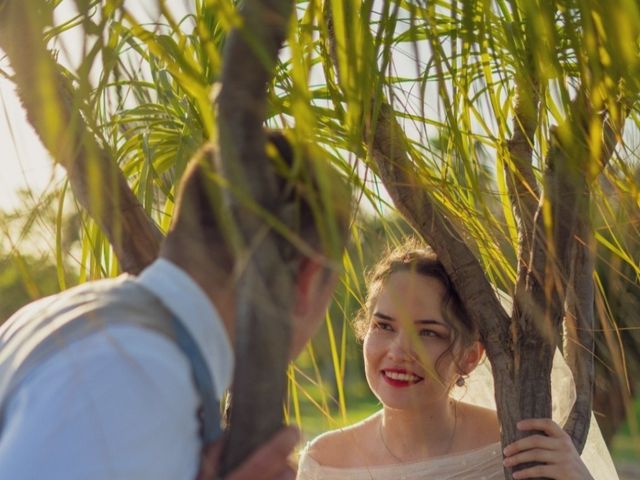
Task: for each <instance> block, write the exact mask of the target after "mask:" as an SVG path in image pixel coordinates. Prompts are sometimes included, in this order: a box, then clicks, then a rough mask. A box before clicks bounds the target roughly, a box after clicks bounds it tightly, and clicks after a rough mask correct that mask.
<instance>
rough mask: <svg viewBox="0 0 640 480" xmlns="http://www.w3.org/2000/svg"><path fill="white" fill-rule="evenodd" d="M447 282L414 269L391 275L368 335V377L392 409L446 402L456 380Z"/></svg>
mask: <svg viewBox="0 0 640 480" xmlns="http://www.w3.org/2000/svg"><path fill="white" fill-rule="evenodd" d="M444 293H445V289H444V286H443V285H442V283H441V282H440V281H439V280H437V279H436V278H433V277H429V276H425V275H421V274H418V273H414V272H396V273H393V274H391V275H390V276H389V277H388V278H387V280H386V281H385V284H384V286H383V288H382V290H381V292H380V295H379V297H378V300H377V302H376V304H375V305H374V308H373V311H372V318H371V323H370V325H369V330H368V331H367V333H366V335H365V338H364V347H363V350H364V360H365V372H366V376H367V381H368V382H369V386H370V387H371V390H372V391H373V392H374V394H375V395H376V397H378V399H379V400H380V401H381V402H382V403H383V404H384V405H385V406H386V407H389V408H397V409H411V408H416V407H424V406H425V405H428V404H430V403H432V402H434V401H438V400H444V401H446V398H447V396H448V392H449V390H450V387H451V385H452V384H453V383H454V382H455V379H456V378H457V375H458V373H457V367H456V363H455V362H454V353H455V351H456V350H458V349H456V348H454V347H452V345H451V344H452V328H451V326H450V325H449V324H448V323H447V322H446V321H445V320H444V318H443V315H442V300H443V296H444Z"/></svg>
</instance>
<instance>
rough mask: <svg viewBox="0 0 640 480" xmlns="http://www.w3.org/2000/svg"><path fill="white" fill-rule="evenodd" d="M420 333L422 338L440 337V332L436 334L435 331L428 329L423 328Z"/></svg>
mask: <svg viewBox="0 0 640 480" xmlns="http://www.w3.org/2000/svg"><path fill="white" fill-rule="evenodd" d="M419 333H420V336H421V337H437V338H439V337H440V334H439V333H438V332H436V331H435V330H430V329H428V328H423V329H422V330H420V332H419Z"/></svg>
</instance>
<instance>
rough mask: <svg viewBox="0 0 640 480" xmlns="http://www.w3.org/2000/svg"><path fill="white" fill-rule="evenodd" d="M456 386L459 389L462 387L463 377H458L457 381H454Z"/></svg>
mask: <svg viewBox="0 0 640 480" xmlns="http://www.w3.org/2000/svg"><path fill="white" fill-rule="evenodd" d="M456 385H457V386H459V387H464V377H462V376H460V377H458V379H457V380H456Z"/></svg>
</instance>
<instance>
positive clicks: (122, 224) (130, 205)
mask: <svg viewBox="0 0 640 480" xmlns="http://www.w3.org/2000/svg"><path fill="white" fill-rule="evenodd" d="M41 3H42V2H34V1H28V0H9V1H6V2H5V3H4V4H2V9H3V10H2V17H1V18H2V20H1V21H0V23H1V25H0V48H2V50H4V51H5V52H6V54H7V57H8V58H9V61H10V62H11V66H12V67H13V70H14V72H15V75H14V77H13V80H14V82H15V83H16V85H17V92H18V96H19V98H20V100H21V102H22V105H23V106H24V108H25V109H26V111H27V118H28V119H29V122H30V123H31V125H32V126H33V128H34V129H35V131H36V133H37V134H38V136H39V137H40V140H41V141H42V143H43V144H44V146H45V147H46V148H47V149H48V151H49V153H51V155H52V157H53V158H54V160H55V161H56V162H57V163H59V164H60V165H62V166H63V167H64V168H65V169H66V171H67V174H68V177H69V181H70V183H71V187H72V189H73V192H74V193H75V195H76V197H77V199H78V201H79V202H80V204H81V205H82V206H83V207H84V208H85V209H86V210H87V212H88V213H89V215H90V216H91V217H92V218H93V219H94V220H95V221H96V223H97V224H98V225H99V226H100V228H101V229H102V231H103V232H104V233H105V235H106V236H107V238H108V240H109V242H110V243H111V246H112V247H113V250H114V252H115V254H116V256H117V257H118V259H119V261H120V264H121V267H122V270H124V271H126V272H130V273H137V272H139V271H141V270H142V269H143V268H144V267H145V266H146V265H148V264H149V263H151V262H152V261H153V260H154V259H155V258H156V257H157V254H158V250H159V246H160V241H161V238H162V234H161V232H160V230H159V229H158V228H157V226H156V225H155V224H154V223H153V221H152V220H151V219H150V218H149V216H148V215H147V214H146V212H145V211H144V209H143V208H142V206H141V205H140V202H139V201H138V199H137V198H136V197H135V195H134V194H133V192H132V191H131V189H130V188H129V186H128V184H127V182H126V180H125V178H124V176H123V175H122V172H121V171H120V170H119V168H118V167H117V165H116V164H115V162H114V161H113V159H112V157H111V154H110V152H109V151H108V150H107V149H106V148H104V147H103V146H102V145H101V142H100V141H99V140H98V139H97V138H96V137H95V136H94V135H93V133H92V132H91V131H90V129H89V128H88V127H87V125H86V123H85V121H84V119H83V118H82V115H81V113H80V107H79V105H78V101H77V98H78V95H77V94H75V93H74V91H73V87H72V85H71V82H70V81H69V80H68V79H67V78H66V77H64V76H63V75H62V74H61V73H60V72H61V67H59V66H58V65H57V63H56V62H55V61H54V59H53V58H52V56H51V54H50V53H49V52H48V50H47V48H46V45H45V44H44V43H43V41H42V40H41V39H42V36H43V31H44V27H45V25H44V22H43V20H42V14H41V13H42V12H41V10H42V5H41Z"/></svg>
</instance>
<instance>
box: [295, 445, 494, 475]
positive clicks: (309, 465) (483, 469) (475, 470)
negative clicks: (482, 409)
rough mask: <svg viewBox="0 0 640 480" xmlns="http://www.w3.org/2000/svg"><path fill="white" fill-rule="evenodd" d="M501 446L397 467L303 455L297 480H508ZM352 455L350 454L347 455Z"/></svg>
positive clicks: (305, 451)
mask: <svg viewBox="0 0 640 480" xmlns="http://www.w3.org/2000/svg"><path fill="white" fill-rule="evenodd" d="M501 450H502V449H501V447H500V443H492V444H489V445H487V446H485V447H481V448H479V449H475V450H470V451H467V452H462V453H456V454H452V455H446V456H442V457H437V458H431V459H428V460H424V461H420V462H413V463H400V464H393V465H375V466H370V467H357V468H335V467H327V466H324V465H320V464H319V463H318V462H317V461H316V460H314V459H313V458H312V457H311V456H310V455H309V454H308V445H307V447H305V449H304V450H303V451H302V453H301V455H300V462H299V465H298V477H297V480H504V470H503V466H502V453H501ZM347 454H348V452H347Z"/></svg>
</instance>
